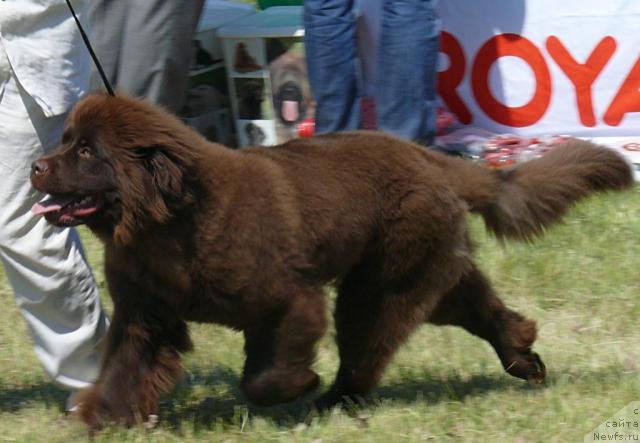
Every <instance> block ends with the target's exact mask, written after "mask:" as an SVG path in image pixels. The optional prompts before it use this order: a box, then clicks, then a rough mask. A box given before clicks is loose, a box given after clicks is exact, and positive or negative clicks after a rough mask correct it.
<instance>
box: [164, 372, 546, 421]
mask: <svg viewBox="0 0 640 443" xmlns="http://www.w3.org/2000/svg"><path fill="white" fill-rule="evenodd" d="M239 384H240V379H239V375H238V374H237V373H236V372H235V371H233V370H232V369H230V368H224V367H219V368H216V369H213V370H211V371H205V372H201V371H195V372H190V373H189V374H188V376H187V377H186V378H185V380H184V381H183V382H182V383H180V384H179V385H178V386H177V387H176V389H175V390H174V392H173V393H172V395H171V396H170V397H168V398H166V399H165V401H164V402H163V405H162V408H161V421H162V422H164V423H167V424H168V425H169V426H170V427H172V428H174V429H182V428H184V427H193V428H195V429H210V428H213V427H217V426H222V427H231V428H233V427H237V428H242V427H243V426H244V425H245V424H246V422H247V419H248V418H249V417H252V418H255V417H261V418H265V419H267V420H270V421H272V422H274V423H277V424H278V425H279V426H281V427H284V428H289V427H293V426H296V425H297V424H299V423H306V422H308V421H310V420H311V419H312V418H314V417H318V414H320V415H321V416H322V415H324V414H329V412H321V413H318V412H317V411H315V410H314V409H313V406H312V405H313V400H314V399H315V398H316V397H317V396H318V395H319V394H320V393H321V392H323V391H319V392H316V393H315V394H311V395H309V396H307V397H305V398H302V399H299V400H297V401H295V402H293V403H289V404H285V405H277V406H272V407H257V406H253V405H251V404H249V403H248V402H247V400H246V398H245V397H244V395H243V394H242V392H241V391H240V388H239ZM324 389H325V390H326V389H327V387H326V386H325V387H324ZM507 389H515V390H522V391H529V390H538V389H539V387H536V386H530V385H529V384H527V383H526V382H522V381H518V380H516V379H513V378H511V377H509V376H508V375H506V374H505V375H501V374H495V375H481V374H479V375H475V376H472V377H466V378H463V377H461V376H459V375H456V374H452V375H450V376H447V377H444V378H438V379H436V378H429V377H425V378H416V379H406V380H402V381H398V382H395V383H393V382H392V383H383V385H382V386H380V387H379V388H378V389H377V390H376V393H375V396H374V399H373V401H370V402H368V403H366V404H364V403H363V404H355V405H351V406H348V407H347V408H346V412H347V413H355V414H357V413H358V412H361V411H364V410H367V409H368V408H375V407H377V405H379V404H380V403H386V402H387V401H392V402H394V403H399V404H415V403H427V404H437V403H440V402H443V401H462V400H464V399H465V398H466V397H469V396H476V395H483V394H485V393H488V392H496V391H503V390H507ZM203 392H206V393H207V394H209V395H206V394H205V398H204V399H203V395H202V394H203Z"/></svg>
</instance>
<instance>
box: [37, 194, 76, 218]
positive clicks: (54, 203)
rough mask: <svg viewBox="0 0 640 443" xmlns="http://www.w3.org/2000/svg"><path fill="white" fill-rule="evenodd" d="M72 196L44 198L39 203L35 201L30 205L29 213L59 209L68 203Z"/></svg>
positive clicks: (41, 212) (44, 212) (43, 212)
mask: <svg viewBox="0 0 640 443" xmlns="http://www.w3.org/2000/svg"><path fill="white" fill-rule="evenodd" d="M72 200H73V198H71V197H68V198H64V197H49V198H48V199H46V200H43V201H41V202H39V203H36V204H35V205H33V206H32V207H31V213H32V214H34V215H42V214H46V213H47V212H54V211H59V210H60V209H62V208H63V207H65V206H66V205H68V204H69V203H70V202H71V201H72Z"/></svg>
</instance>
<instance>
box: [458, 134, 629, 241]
mask: <svg viewBox="0 0 640 443" xmlns="http://www.w3.org/2000/svg"><path fill="white" fill-rule="evenodd" d="M447 169H448V171H447V172H448V175H449V177H451V179H452V182H451V183H452V185H453V186H454V188H455V189H456V192H457V193H458V195H459V196H460V197H461V198H463V199H464V200H465V201H466V202H467V203H468V204H469V206H470V209H471V211H473V212H477V213H479V214H480V215H482V217H483V218H484V220H485V223H486V225H487V227H488V228H489V229H490V230H491V231H492V232H493V233H494V234H495V235H496V236H497V237H498V238H503V239H519V240H530V239H531V238H533V237H535V236H538V235H540V234H542V233H543V231H544V229H545V228H546V227H547V226H549V225H551V224H553V223H554V222H556V221H558V220H560V219H561V218H562V216H563V215H564V214H565V213H566V212H567V210H568V209H569V208H570V207H571V206H572V204H573V203H575V202H576V201H578V200H580V199H581V198H583V197H585V196H587V195H589V194H592V193H595V192H601V191H609V190H622V189H625V188H628V187H630V186H631V185H632V184H633V173H632V171H631V167H630V165H629V164H628V163H627V162H626V161H625V160H624V158H623V157H622V156H621V155H620V154H618V153H616V152H615V151H613V150H611V149H608V148H605V147H601V146H596V145H594V144H592V143H589V142H586V141H581V140H575V141H570V142H567V143H566V144H564V145H562V146H559V147H557V148H555V149H553V150H552V151H550V152H549V153H547V154H546V155H544V156H543V157H541V158H538V159H535V160H531V161H528V162H526V163H522V164H520V165H518V166H516V167H514V168H511V169H506V170H488V169H485V168H482V167H480V166H477V165H475V164H472V163H471V162H465V161H463V160H452V161H451V162H450V163H449V167H448V168H447Z"/></svg>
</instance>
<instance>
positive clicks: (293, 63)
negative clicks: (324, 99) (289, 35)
mask: <svg viewBox="0 0 640 443" xmlns="http://www.w3.org/2000/svg"><path fill="white" fill-rule="evenodd" d="M274 40H275V41H274V42H271V43H270V46H269V49H270V50H269V51H268V52H269V53H270V54H269V55H270V56H271V57H274V58H273V59H272V61H271V63H270V64H269V72H270V75H271V92H272V96H273V108H274V112H275V114H276V116H275V120H276V131H277V133H278V138H279V139H280V140H281V141H284V140H288V139H290V138H293V137H297V135H298V134H297V125H298V124H299V123H300V122H302V121H303V120H305V119H307V118H310V117H313V116H314V114H315V102H314V100H313V95H312V94H311V86H310V85H309V80H308V77H307V66H306V62H305V58H304V49H303V48H302V46H301V43H300V42H297V41H295V40H294V41H286V40H287V39H280V40H278V39H274ZM282 40H284V41H282Z"/></svg>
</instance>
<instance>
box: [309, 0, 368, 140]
mask: <svg viewBox="0 0 640 443" xmlns="http://www.w3.org/2000/svg"><path fill="white" fill-rule="evenodd" d="M355 25H356V24H355V17H354V15H353V0H306V1H305V2H304V26H305V39H304V40H305V51H306V58H307V67H308V71H309V82H310V84H311V89H312V91H313V94H314V96H315V99H316V133H317V134H324V133H327V132H335V131H344V130H352V129H357V128H358V126H359V124H360V97H359V92H358V77H359V76H358V66H359V63H358V58H357V47H356V26H355Z"/></svg>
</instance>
